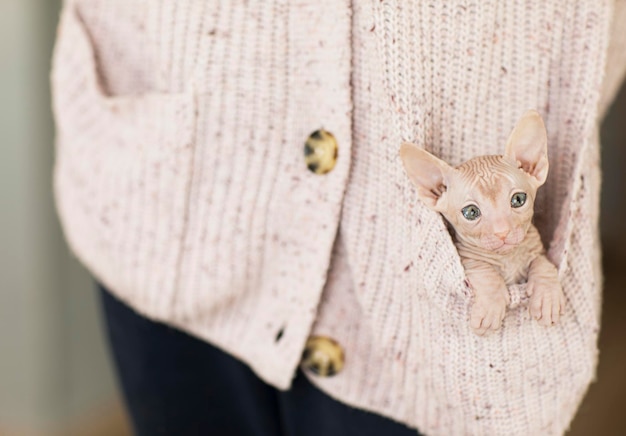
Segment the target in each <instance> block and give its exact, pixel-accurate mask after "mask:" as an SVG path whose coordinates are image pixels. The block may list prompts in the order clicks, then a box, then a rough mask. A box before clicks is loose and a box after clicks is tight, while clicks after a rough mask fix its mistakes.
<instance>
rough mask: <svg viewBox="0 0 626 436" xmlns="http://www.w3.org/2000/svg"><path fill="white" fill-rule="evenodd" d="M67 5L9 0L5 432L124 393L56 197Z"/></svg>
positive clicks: (1, 409) (3, 51)
mask: <svg viewBox="0 0 626 436" xmlns="http://www.w3.org/2000/svg"><path fill="white" fill-rule="evenodd" d="M58 7H59V2H58V1H55V0H0V62H1V67H0V434H3V429H6V428H12V429H31V431H34V430H37V429H40V430H41V429H45V433H46V434H47V433H50V431H51V429H53V428H61V427H62V426H64V425H65V424H66V423H68V422H71V421H73V420H74V419H75V418H76V417H80V416H81V415H84V414H85V413H88V412H89V411H90V410H92V409H97V408H99V407H101V405H102V404H105V403H107V402H110V401H111V398H113V397H114V393H115V390H114V384H113V379H112V374H111V370H110V366H109V362H108V357H107V356H106V355H105V352H104V346H103V341H102V337H101V333H100V331H99V329H98V322H99V318H98V315H99V314H98V312H97V310H96V304H95V301H94V290H93V286H92V283H91V281H90V279H89V277H88V276H87V274H86V273H85V272H84V271H83V270H82V269H81V268H80V267H79V266H78V265H77V263H76V262H75V261H74V260H73V259H72V258H71V257H70V256H69V254H68V250H67V248H66V246H65V243H64V241H63V239H62V235H61V233H60V229H59V225H58V222H57V219H56V216H55V211H54V207H53V201H52V196H51V168H52V159H53V136H54V134H53V124H52V119H51V113H50V101H49V91H48V70H49V60H50V53H51V49H52V43H53V40H54V34H55V24H56V19H57V15H58V12H57V11H58Z"/></svg>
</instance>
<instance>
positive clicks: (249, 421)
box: [98, 285, 417, 436]
mask: <svg viewBox="0 0 626 436" xmlns="http://www.w3.org/2000/svg"><path fill="white" fill-rule="evenodd" d="M98 288H99V292H100V295H101V299H102V308H103V313H104V320H105V324H106V330H107V333H108V338H109V343H110V346H111V350H112V355H113V358H114V362H115V365H116V369H117V375H118V378H119V381H120V384H121V388H122V391H123V393H124V397H125V401H126V406H127V409H128V412H129V415H130V417H131V420H132V424H133V428H134V430H135V434H136V435H138V436H152V435H176V436H179V435H181V436H185V435H203V436H206V435H216V436H221V435H224V436H239V435H241V436H309V435H311V436H313V435H315V436H334V435H337V436H346V435H355V436H368V435H376V436H405V435H407V436H408V435H412V436H415V435H416V434H417V432H416V431H415V430H411V429H409V428H407V427H406V426H404V425H402V424H399V423H396V422H394V421H391V420H389V419H386V418H383V417H381V416H378V415H375V414H372V413H368V412H364V411H362V410H357V409H354V408H352V407H349V406H347V405H345V404H342V403H340V402H338V401H335V400H333V399H332V398H330V397H329V396H327V395H326V394H324V393H322V392H321V391H319V390H318V389H317V388H315V387H314V386H313V385H312V384H311V383H310V382H309V381H308V380H307V378H306V377H305V376H304V375H303V374H302V373H301V372H298V374H297V376H296V378H295V380H294V382H293V386H292V388H291V389H290V390H289V391H287V392H282V391H279V390H277V389H275V388H273V387H271V386H269V385H267V384H265V383H264V382H263V381H261V380H260V379H259V378H258V377H257V376H256V375H255V374H254V373H253V372H252V371H251V370H250V369H249V368H248V367H247V366H246V365H244V364H243V363H241V362H239V361H238V360H236V359H234V358H232V357H231V356H229V355H227V354H226V353H224V352H222V351H220V350H218V349H216V348H215V347H213V346H211V345H209V344H207V343H206V342H203V341H200V340H198V339H196V338H193V337H191V336H189V335H187V334H185V333H183V332H181V331H180V330H177V329H175V328H172V327H169V326H167V325H165V324H161V323H157V322H153V321H150V320H148V319H146V318H144V317H142V316H140V315H138V314H137V313H136V312H134V311H133V310H132V309H130V308H129V307H128V306H126V305H125V304H124V303H122V302H121V301H119V300H118V299H117V298H115V297H114V296H112V295H111V293H109V292H108V291H107V290H106V289H104V288H103V287H102V286H100V285H98ZM372 376H373V377H375V376H376V375H375V374H372Z"/></svg>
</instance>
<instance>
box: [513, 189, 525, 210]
mask: <svg viewBox="0 0 626 436" xmlns="http://www.w3.org/2000/svg"><path fill="white" fill-rule="evenodd" d="M524 203H526V194H525V193H524V192H517V193H515V194H513V197H511V207H522V206H523V205H524Z"/></svg>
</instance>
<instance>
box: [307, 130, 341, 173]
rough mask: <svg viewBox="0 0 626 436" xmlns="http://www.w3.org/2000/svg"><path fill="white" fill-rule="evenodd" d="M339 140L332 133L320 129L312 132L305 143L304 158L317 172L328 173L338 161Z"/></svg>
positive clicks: (310, 168)
mask: <svg viewBox="0 0 626 436" xmlns="http://www.w3.org/2000/svg"><path fill="white" fill-rule="evenodd" d="M337 148H338V147H337V140H336V139H335V137H334V136H333V134H332V133H330V132H328V131H326V130H324V129H319V130H316V131H315V132H313V133H311V134H310V135H309V137H308V138H307V140H306V142H305V144H304V160H305V162H306V166H307V168H308V169H309V170H311V171H313V172H314V173H315V174H326V173H327V172H329V171H330V170H332V169H333V168H334V167H335V163H336V162H337Z"/></svg>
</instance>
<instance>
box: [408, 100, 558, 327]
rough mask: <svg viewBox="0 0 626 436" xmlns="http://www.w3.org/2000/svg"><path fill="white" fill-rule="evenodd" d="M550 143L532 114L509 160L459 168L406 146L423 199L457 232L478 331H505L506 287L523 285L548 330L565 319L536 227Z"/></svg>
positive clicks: (519, 129) (514, 137) (481, 159)
mask: <svg viewBox="0 0 626 436" xmlns="http://www.w3.org/2000/svg"><path fill="white" fill-rule="evenodd" d="M547 143H548V140H547V135H546V129H545V126H544V124H543V120H542V119H541V116H540V115H539V113H537V112H536V111H528V112H526V113H525V114H524V115H523V116H522V118H521V119H520V120H519V121H518V123H517V125H516V126H515V128H514V129H513V132H512V133H511V135H510V137H509V139H508V141H507V143H506V148H505V152H504V156H478V157H475V158H473V159H470V160H468V161H467V162H465V163H463V164H461V165H459V166H458V167H456V168H453V167H451V166H450V165H448V164H447V163H445V162H443V161H442V160H440V159H438V158H436V157H435V156H433V155H432V154H430V153H428V152H427V151H425V150H423V149H421V148H419V147H417V146H416V145H413V144H410V143H404V144H402V146H401V148H400V157H401V159H402V163H403V165H404V168H405V170H406V173H407V175H408V176H409V178H410V179H411V182H413V184H414V185H415V187H416V188H417V194H418V197H419V198H420V200H421V201H422V202H424V204H426V206H428V207H429V208H430V209H432V210H434V211H436V212H439V213H441V214H442V215H443V216H444V217H445V218H446V220H447V221H448V222H449V223H450V224H451V225H452V227H453V228H454V233H455V234H454V236H455V244H456V247H457V250H458V252H459V255H460V257H461V261H462V263H463V266H464V268H465V273H466V275H467V278H468V280H469V283H470V286H471V289H472V292H473V296H474V300H473V304H472V307H471V311H470V325H471V327H472V328H473V329H474V331H475V332H476V333H477V334H480V335H482V334H484V333H485V332H486V331H488V330H497V329H499V328H500V325H501V324H502V320H503V319H504V315H505V311H506V307H507V305H508V303H509V293H508V289H507V285H512V284H515V283H520V282H523V281H525V280H526V281H527V282H528V287H527V289H528V295H529V296H530V302H529V311H530V314H531V316H533V317H534V318H535V319H537V320H538V321H539V323H540V324H542V325H545V326H548V325H551V324H555V323H556V322H558V320H559V317H560V315H562V311H563V308H564V303H565V297H564V295H563V291H562V288H561V284H560V283H559V280H558V277H557V270H556V268H555V267H554V265H553V264H552V263H551V262H550V261H549V260H548V259H547V258H546V256H545V250H544V247H543V244H542V242H541V239H540V237H539V232H538V231H537V229H536V228H535V226H534V225H533V224H532V217H533V203H534V201H535V197H536V193H537V188H539V187H540V186H541V185H543V183H544V182H545V181H546V177H547V176H548V155H547Z"/></svg>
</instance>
